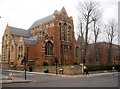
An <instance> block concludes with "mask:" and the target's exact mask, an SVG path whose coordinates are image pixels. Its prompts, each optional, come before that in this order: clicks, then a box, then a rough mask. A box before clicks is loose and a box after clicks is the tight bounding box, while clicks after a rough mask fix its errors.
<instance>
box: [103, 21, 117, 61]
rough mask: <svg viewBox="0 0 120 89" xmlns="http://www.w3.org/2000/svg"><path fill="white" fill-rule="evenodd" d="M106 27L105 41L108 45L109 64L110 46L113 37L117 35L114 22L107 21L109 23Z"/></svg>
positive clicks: (110, 57) (109, 57) (109, 59)
mask: <svg viewBox="0 0 120 89" xmlns="http://www.w3.org/2000/svg"><path fill="white" fill-rule="evenodd" d="M105 27H106V34H107V41H108V43H109V45H108V63H111V60H112V45H113V40H114V38H115V35H116V33H117V25H116V22H115V20H111V21H109V23H108V24H107V25H106V26H105Z"/></svg>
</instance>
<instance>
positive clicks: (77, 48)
mask: <svg viewBox="0 0 120 89" xmlns="http://www.w3.org/2000/svg"><path fill="white" fill-rule="evenodd" d="M79 54H80V53H79V47H78V46H77V47H76V57H79Z"/></svg>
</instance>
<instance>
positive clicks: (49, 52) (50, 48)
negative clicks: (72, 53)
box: [45, 41, 53, 55]
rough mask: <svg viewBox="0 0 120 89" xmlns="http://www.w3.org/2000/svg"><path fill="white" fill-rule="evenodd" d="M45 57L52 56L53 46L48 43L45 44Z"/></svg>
mask: <svg viewBox="0 0 120 89" xmlns="http://www.w3.org/2000/svg"><path fill="white" fill-rule="evenodd" d="M45 55H53V44H52V43H51V42H50V41H48V42H47V43H46V44H45Z"/></svg>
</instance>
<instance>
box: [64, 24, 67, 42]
mask: <svg viewBox="0 0 120 89" xmlns="http://www.w3.org/2000/svg"><path fill="white" fill-rule="evenodd" d="M64 40H67V24H66V23H64Z"/></svg>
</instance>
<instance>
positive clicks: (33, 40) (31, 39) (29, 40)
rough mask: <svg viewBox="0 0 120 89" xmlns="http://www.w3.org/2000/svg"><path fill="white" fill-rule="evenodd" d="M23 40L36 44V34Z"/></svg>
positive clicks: (26, 42)
mask: <svg viewBox="0 0 120 89" xmlns="http://www.w3.org/2000/svg"><path fill="white" fill-rule="evenodd" d="M24 42H25V44H36V42H37V36H34V37H30V38H29V39H25V40H24Z"/></svg>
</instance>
